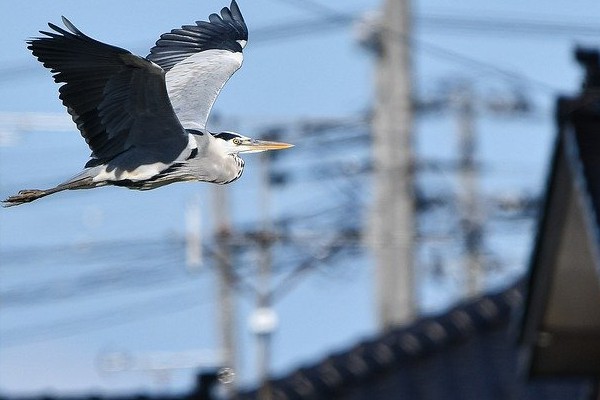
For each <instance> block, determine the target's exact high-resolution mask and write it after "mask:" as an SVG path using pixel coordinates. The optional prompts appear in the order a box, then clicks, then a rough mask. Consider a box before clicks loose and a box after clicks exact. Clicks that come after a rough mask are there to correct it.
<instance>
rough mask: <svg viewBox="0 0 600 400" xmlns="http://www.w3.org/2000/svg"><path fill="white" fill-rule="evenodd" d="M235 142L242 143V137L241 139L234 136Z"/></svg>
mask: <svg viewBox="0 0 600 400" xmlns="http://www.w3.org/2000/svg"><path fill="white" fill-rule="evenodd" d="M233 144H236V145H240V144H242V139H240V138H234V139H233Z"/></svg>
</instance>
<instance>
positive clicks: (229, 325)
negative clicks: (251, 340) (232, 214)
mask: <svg viewBox="0 0 600 400" xmlns="http://www.w3.org/2000/svg"><path fill="white" fill-rule="evenodd" d="M228 206H229V203H228V196H227V189H226V188H225V187H224V186H218V185H215V186H214V188H213V207H214V215H215V221H214V225H215V226H214V232H215V240H216V247H217V257H216V261H217V287H218V300H217V304H219V307H220V309H219V327H220V332H219V334H220V339H221V349H222V351H223V361H224V367H226V368H231V369H233V371H237V369H236V351H235V350H236V349H235V347H236V346H235V339H236V335H235V333H236V329H235V296H234V291H233V284H234V282H233V271H232V268H233V264H232V260H231V256H230V250H231V249H230V237H231V224H230V221H229V212H228V211H229V207H228ZM234 385H235V381H232V382H231V383H229V384H228V385H226V386H225V388H226V389H225V390H226V398H228V399H230V398H232V397H233V393H234V391H235V388H234Z"/></svg>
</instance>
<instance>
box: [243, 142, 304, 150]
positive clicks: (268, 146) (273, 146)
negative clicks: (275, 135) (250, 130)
mask: <svg viewBox="0 0 600 400" xmlns="http://www.w3.org/2000/svg"><path fill="white" fill-rule="evenodd" d="M244 144H245V145H246V146H247V150H245V151H244V153H258V152H259V151H267V150H283V149H289V148H290V147H294V145H293V144H289V143H283V142H271V141H268V140H256V139H253V140H251V141H248V143H244Z"/></svg>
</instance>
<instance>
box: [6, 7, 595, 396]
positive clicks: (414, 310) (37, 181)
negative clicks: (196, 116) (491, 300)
mask: <svg viewBox="0 0 600 400" xmlns="http://www.w3.org/2000/svg"><path fill="white" fill-rule="evenodd" d="M385 3H386V2H385V1H383V0H361V1H359V0H344V1H341V0H330V1H327V2H325V1H322V0H318V1H317V0H253V1H252V2H250V1H248V0H239V5H240V8H241V10H242V13H243V14H244V17H245V19H246V23H247V25H248V27H249V30H250V39H249V44H248V46H247V47H246V50H245V61H244V66H243V68H242V69H241V70H240V71H238V72H237V73H236V74H235V75H234V77H233V78H232V79H231V80H230V82H229V83H228V84H227V85H226V86H225V88H224V91H223V92H222V93H221V95H220V97H219V99H218V100H217V103H216V105H215V108H214V110H213V115H212V118H211V122H210V124H209V128H210V129H211V130H212V131H219V130H234V131H239V132H240V133H242V134H245V135H247V136H252V137H257V138H264V139H278V140H282V141H286V142H291V143H294V144H295V145H296V147H294V148H293V149H291V150H287V151H285V152H278V153H277V154H272V155H249V156H247V157H245V160H246V170H245V172H244V176H243V177H242V179H240V180H239V181H237V182H235V183H233V184H231V185H228V186H227V187H219V188H215V187H213V186H211V185H208V184H176V185H171V186H167V187H164V188H161V189H159V190H154V191H150V192H144V193H140V192H135V191H128V190H125V189H121V188H102V189H96V190H93V191H78V192H63V193H60V194H57V195H54V196H51V197H48V198H46V199H43V200H40V201H39V202H35V203H32V204H29V205H24V206H21V207H16V208H10V209H2V210H0V395H6V396H13V395H32V394H43V393H53V394H77V393H79V394H81V393H86V394H87V393H101V394H131V393H140V392H144V393H149V394H156V393H184V392H187V391H188V390H190V388H191V387H193V386H194V384H195V377H196V374H197V373H198V371H201V370H202V369H210V368H218V367H221V366H223V365H227V366H233V367H234V373H235V384H236V385H237V386H238V387H250V386H253V385H256V384H257V383H258V382H259V381H260V380H261V379H263V378H264V377H265V376H266V374H273V375H278V374H283V373H286V372H288V371H290V370H292V369H293V368H296V367H298V366H300V365H302V364H304V363H306V362H310V361H312V360H315V359H316V358H318V357H322V356H323V355H324V354H327V353H330V352H333V351H335V350H336V349H341V348H344V347H345V346H348V345H350V344H352V343H355V342H356V341H358V340H360V339H362V338H365V337H368V336H369V335H373V334H375V333H377V332H379V331H380V330H382V329H386V327H388V326H390V325H393V324H402V323H406V322H409V321H410V320H411V319H412V318H414V317H416V316H419V315H430V314H435V313H438V312H441V311H443V310H445V309H447V308H448V307H450V306H452V305H453V304H455V303H456V302H458V301H460V300H462V299H465V298H469V297H472V296H476V295H477V294H480V293H483V292H484V291H488V290H493V289H496V288H503V287H505V286H508V285H510V284H511V283H512V282H514V281H515V280H516V279H517V278H519V277H520V276H521V275H522V274H523V273H524V271H525V268H526V266H527V261H528V257H529V254H530V247H531V243H532V240H533V232H534V227H535V217H536V213H537V208H538V204H539V201H540V194H541V192H542V189H543V186H544V184H545V173H546V166H547V164H548V162H549V152H550V149H551V146H552V143H553V138H554V134H555V125H554V119H553V106H554V102H555V100H556V97H557V96H558V95H560V94H570V93H574V92H576V91H578V90H579V85H580V84H579V82H580V81H581V76H580V70H579V69H578V68H577V67H576V65H575V63H574V61H573V57H572V52H573V49H574V47H575V46H576V45H596V46H597V45H598V43H599V42H600V24H599V23H598V21H600V3H598V2H597V1H595V0H578V1H571V2H568V4H567V3H564V2H561V1H557V0H552V1H549V2H548V1H544V2H542V1H537V0H536V1H529V2H522V1H514V0H511V1H502V2H500V1H496V2H483V3H482V2H480V1H475V0H465V1H460V2H453V3H452V4H449V3H448V2H446V1H441V0H421V1H413V2H412V5H411V8H412V12H411V13H410V15H405V17H406V18H404V19H403V20H402V21H398V22H399V25H398V31H396V30H395V28H390V27H389V26H390V25H385V24H386V23H389V18H388V20H387V22H386V20H385V19H383V18H382V15H385V13H382V12H381V10H382V9H383V7H385V6H386V4H385ZM81 4H82V3H81V2H79V1H74V0H73V1H65V0H57V1H53V2H47V1H42V0H29V1H26V2H17V3H14V2H2V3H0V15H3V16H4V18H3V26H4V29H3V35H2V38H1V39H0V40H1V41H2V48H3V51H2V52H1V53H0V197H2V198H6V197H7V196H9V195H11V194H13V193H15V192H17V191H18V190H20V189H24V188H38V187H39V188H46V187H50V186H54V185H55V184H57V183H59V182H62V181H63V180H65V179H67V178H69V177H70V176H71V175H74V174H75V173H76V172H78V171H79V169H80V168H81V167H82V166H83V164H84V163H85V162H86V160H87V156H88V154H89V153H88V151H89V150H88V148H87V146H86V144H85V142H84V141H83V140H82V139H81V137H80V136H79V134H78V132H77V131H76V129H75V127H74V125H73V124H72V122H71V121H70V119H69V117H68V116H67V114H66V113H65V112H64V108H63V106H62V105H61V103H60V101H59V100H58V97H57V85H55V84H54V82H53V81H52V79H51V77H50V73H49V71H47V70H45V69H44V68H43V67H42V66H41V65H40V64H39V63H38V62H37V61H36V60H35V59H34V58H33V57H32V56H31V54H29V52H28V50H27V49H26V44H25V40H27V39H28V38H30V37H32V36H35V35H36V32H37V31H38V30H40V29H44V28H45V27H46V23H47V22H48V21H53V22H55V23H58V22H59V21H60V16H61V15H65V16H67V17H68V18H69V19H70V20H71V21H72V22H73V23H74V24H75V25H76V26H78V27H79V28H80V29H81V30H83V31H84V32H85V33H87V34H88V35H90V36H92V37H94V38H96V39H99V40H101V41H105V42H108V43H111V44H114V45H117V46H120V47H124V48H127V49H129V50H131V51H132V52H134V53H136V54H139V55H146V54H147V52H148V50H149V49H150V47H152V45H153V43H154V42H155V41H156V39H157V38H158V37H159V35H160V34H161V33H164V32H167V31H169V30H170V29H172V28H175V27H178V26H180V25H182V24H188V23H192V22H193V21H195V20H199V19H203V20H205V19H206V18H207V17H208V14H210V13H212V12H216V11H218V10H220V8H221V7H223V6H228V5H229V4H228V3H225V2H223V1H215V0H211V1H203V2H199V1H176V2H164V1H163V2H158V1H153V0H144V1H141V0H134V1H127V2H123V1H115V0H104V1H102V2H94V3H89V4H86V5H85V6H82V5H81ZM407 21H408V23H409V24H410V29H405V28H406V27H407V25H406V23H407ZM391 26H392V27H393V26H395V25H393V24H392V25H391ZM390 32H392V33H393V35H392V36H393V38H391V39H390V38H388V39H386V38H385V36H386V35H385V34H382V33H388V34H389V33H390ZM387 36H390V35H387ZM386 40H387V43H388V45H389V42H390V41H391V42H393V41H398V42H402V43H407V44H408V46H407V48H408V50H409V57H410V66H411V67H412V68H408V67H407V66H406V65H405V66H404V67H402V65H400V66H399V69H397V70H394V71H397V74H396V73H393V74H392V75H394V74H395V75H398V74H400V75H401V76H400V80H401V81H402V82H404V83H406V82H410V83H411V84H410V85H408V86H406V85H405V86H404V87H405V92H404V93H393V94H392V95H391V96H392V97H393V96H398V98H403V97H402V96H404V98H407V97H408V98H410V99H411V101H410V105H411V106H410V107H404V108H405V109H406V108H408V109H409V110H408V111H406V110H404V111H402V112H403V113H402V114H399V115H397V117H398V118H400V120H403V118H404V120H406V121H408V122H407V123H406V125H405V128H407V129H404V131H406V132H405V134H407V135H409V136H407V139H406V141H405V142H403V144H404V145H403V146H402V147H401V148H398V150H397V151H396V150H394V151H392V152H391V154H387V155H385V154H384V153H385V152H384V153H381V146H378V144H381V143H382V142H381V140H383V139H381V138H382V137H385V132H386V127H385V123H386V122H385V118H383V120H384V122H382V117H381V115H382V113H383V112H384V111H385V110H390V107H391V109H392V110H393V109H394V108H393V104H392V105H390V104H385V101H382V98H385V95H384V94H382V93H384V92H385V91H386V90H389V88H390V86H391V85H390V84H387V83H389V82H392V79H397V78H394V77H392V75H389V76H388V75H387V74H390V70H389V68H390V65H391V66H392V67H391V68H394V62H395V61H393V60H392V61H390V60H389V59H387V57H386V56H387V55H389V53H387V52H386V51H383V50H382V48H385V46H384V45H382V43H386ZM392 45H393V44H392ZM390 63H391V64H390ZM402 74H403V75H402ZM388 79H389V81H388ZM390 92H394V91H393V90H392V91H390ZM385 93H388V92H385ZM386 107H387V108H386ZM405 113H407V114H405ZM388 123H389V121H388ZM408 128H411V129H408ZM382 135H383V136H382ZM373 138H377V140H373ZM385 157H387V159H388V161H389V160H390V158H391V160H392V162H393V160H394V159H395V158H396V157H397V158H398V159H399V160H401V161H400V162H405V164H403V165H404V167H406V171H408V172H406V173H403V174H400V175H398V176H394V177H393V179H392V182H394V181H396V180H400V181H401V184H402V185H406V187H410V188H411V190H410V191H409V192H407V193H408V196H407V198H405V199H404V201H407V202H408V204H410V206H409V207H405V209H404V214H403V216H401V218H405V221H406V223H405V224H402V223H399V224H398V223H397V221H399V220H398V219H397V218H398V216H397V215H394V216H392V214H391V213H389V214H388V209H387V208H386V207H393V206H391V205H390V204H394V200H393V199H390V198H386V197H385V196H386V194H385V193H386V187H387V186H386V185H388V184H389V181H388V182H387V183H386V180H385V179H382V178H381V176H378V172H379V171H381V169H382V168H384V167H382V164H381V163H382V160H383V159H385ZM407 166H408V167H407ZM411 193H412V194H411ZM386 219H387V220H388V222H390V223H392V224H396V225H393V226H391V227H390V226H387V227H385V226H383V227H382V224H384V225H385V220H386ZM400 220H401V219H400ZM386 229H387V230H388V232H393V234H394V235H396V234H397V235H398V237H399V238H400V240H402V243H403V246H404V247H403V248H402V249H404V251H402V252H400V253H399V254H400V256H398V255H394V253H393V252H391V253H390V252H387V253H386V254H382V240H383V239H382V238H381V236H378V235H381V232H386ZM390 229H391V231H390ZM378 232H379V233H378ZM407 249H408V250H407ZM384 253H385V252H384ZM398 257H400V258H398ZM386 258H387V260H388V264H389V260H392V264H394V263H397V265H399V270H400V271H404V272H403V273H404V275H403V276H402V277H400V278H398V279H399V280H400V281H401V282H402V285H404V286H402V287H404V289H403V290H401V291H400V292H398V287H394V286H393V285H391V286H390V285H384V284H382V281H385V280H386V278H385V277H386V276H387V275H386V272H382V271H385V268H386V266H385V265H384V264H385V259H386ZM376 277H379V279H377V278H376ZM381 277H383V278H381ZM390 299H392V300H390ZM398 299H400V300H401V301H402V302H400V303H398V302H396V301H397V300H398ZM390 301H391V302H392V303H394V304H395V306H393V307H392V311H391V315H390V311H389V309H387V308H386V306H385V304H389V303H390ZM398 310H400V312H395V311H398Z"/></svg>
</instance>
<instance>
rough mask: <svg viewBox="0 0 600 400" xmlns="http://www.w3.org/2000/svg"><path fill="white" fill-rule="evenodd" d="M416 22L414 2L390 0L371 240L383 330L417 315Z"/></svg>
mask: <svg viewBox="0 0 600 400" xmlns="http://www.w3.org/2000/svg"><path fill="white" fill-rule="evenodd" d="M410 20H411V9H410V0H385V3H384V5H383V14H382V17H381V24H380V26H379V29H378V35H377V42H376V45H375V49H376V52H377V56H378V61H377V67H376V95H375V110H374V116H373V127H372V132H373V133H372V135H373V160H374V161H373V163H374V164H373V165H374V180H375V198H374V209H373V212H372V221H371V223H372V225H371V235H370V239H371V246H372V249H373V252H374V256H375V261H376V275H377V277H376V279H377V289H376V292H377V295H378V299H377V302H378V318H379V324H380V327H381V329H383V330H386V329H389V328H390V327H392V326H395V325H401V324H405V323H407V322H410V321H411V319H412V318H413V317H414V316H415V314H416V309H415V296H414V287H415V283H414V273H413V249H414V236H415V205H414V188H413V173H414V171H413V170H414V165H413V164H414V163H413V145H412V132H411V131H412V120H413V117H412V113H413V106H412V85H411V57H410V40H411V39H410V37H411V26H410V25H411V21H410Z"/></svg>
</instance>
